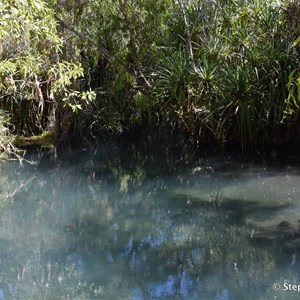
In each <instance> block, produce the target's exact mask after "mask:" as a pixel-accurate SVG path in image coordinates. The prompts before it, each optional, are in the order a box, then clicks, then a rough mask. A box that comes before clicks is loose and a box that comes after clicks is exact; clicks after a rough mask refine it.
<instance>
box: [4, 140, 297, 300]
mask: <svg viewBox="0 0 300 300" xmlns="http://www.w3.org/2000/svg"><path fill="white" fill-rule="evenodd" d="M37 156H38V155H37V154H36V155H33V156H32V157H30V158H31V159H33V160H36V161H38V157H37ZM28 158H29V157H28ZM0 170H1V179H0V199H1V200H0V299H22V300H26V299H49V300H50V299H73V300H74V299H132V300H141V299H214V300H215V299H218V300H221V299H222V300H225V299H226V300H227V299H234V300H236V299H299V295H300V294H299V293H298V292H297V291H292V290H290V291H289V290H284V289H285V286H284V283H286V284H300V257H299V248H300V232H299V223H298V220H299V219H300V217H299V216H300V214H299V212H300V202H299V201H300V200H299V199H300V176H299V175H300V169H299V168H298V166H297V165H295V164H291V163H290V164H289V165H288V164H286V163H280V164H275V163H273V164H267V163H264V162H262V163H253V162H249V161H245V160H242V159H241V158H239V157H229V156H211V157H206V158H199V160H197V161H195V163H194V164H189V165H186V166H182V165H180V166H178V167H176V165H174V163H173V161H172V159H170V158H169V159H166V157H160V156H157V155H156V153H152V154H151V153H147V152H144V151H140V150H138V149H137V148H135V147H134V146H133V145H126V147H124V145H119V144H116V143H115V144H114V143H112V144H108V145H100V146H99V147H98V148H95V149H93V151H91V150H73V151H65V152H64V154H62V155H58V157H57V158H54V157H53V156H51V155H49V154H45V153H44V154H43V155H42V156H40V160H39V162H38V163H37V164H33V165H30V164H28V163H24V166H23V167H20V166H19V164H18V163H17V162H6V163H5V164H2V165H1V166H0ZM274 283H278V284H279V285H280V289H279V290H278V291H274V289H273V284H274ZM275 288H276V286H275Z"/></svg>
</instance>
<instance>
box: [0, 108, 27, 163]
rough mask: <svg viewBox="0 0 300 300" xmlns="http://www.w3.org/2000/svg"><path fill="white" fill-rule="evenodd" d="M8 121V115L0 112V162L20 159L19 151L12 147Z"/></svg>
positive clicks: (12, 138)
mask: <svg viewBox="0 0 300 300" xmlns="http://www.w3.org/2000/svg"><path fill="white" fill-rule="evenodd" d="M9 126H10V120H9V117H8V115H7V114H6V113H5V112H4V111H2V110H0V160H2V159H7V158H11V157H13V156H14V157H17V158H20V156H19V155H21V153H22V152H21V151H20V150H18V149H17V148H16V147H15V146H14V138H15V137H14V135H13V134H12V133H11V130H10V129H9Z"/></svg>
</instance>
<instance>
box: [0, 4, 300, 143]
mask: <svg viewBox="0 0 300 300" xmlns="http://www.w3.org/2000/svg"><path fill="white" fill-rule="evenodd" d="M299 22H300V5H299V1H297V0H249V1H244V0H231V1H225V0H192V1H185V0H177V1H171V0H158V1H153V0H139V1H136V0H119V1H112V0H109V1H102V0H99V1H74V0H66V1H61V0H44V1H41V0H26V1H21V0H8V1H0V44H1V46H0V99H1V102H0V109H2V110H5V111H7V112H8V113H9V114H10V115H11V122H12V124H13V126H12V128H11V129H13V133H14V134H17V135H23V136H32V135H40V134H42V133H43V132H44V131H47V130H52V131H54V132H55V138H56V140H57V142H61V141H65V140H66V138H67V137H74V136H76V137H77V138H78V137H79V138H81V137H84V138H86V137H87V136H89V135H90V136H97V135H99V134H103V133H104V134H107V133H114V134H115V133H117V134H120V133H124V132H130V131H132V130H135V131H136V130H139V131H144V132H145V131H146V132H149V131H152V130H153V129H155V128H156V127H162V126H164V127H168V128H170V130H172V129H176V131H177V132H178V131H179V132H180V133H181V134H182V135H183V136H184V137H186V138H187V139H189V140H191V141H192V142H196V141H197V142H203V141H216V142H226V141H230V142H235V143H239V144H240V145H242V146H243V147H248V146H251V147H254V148H255V147H257V146H258V145H262V144H269V143H283V142H299V140H300V132H299V100H300V77H299V72H300V69H299V68H300V67H299V59H300V48H299V47H300V46H299V36H300V27H299Z"/></svg>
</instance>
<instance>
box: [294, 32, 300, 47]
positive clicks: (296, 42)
mask: <svg viewBox="0 0 300 300" xmlns="http://www.w3.org/2000/svg"><path fill="white" fill-rule="evenodd" d="M299 43H300V35H299V36H298V38H297V39H296V40H295V41H294V43H293V46H294V47H295V46H297V45H298V44H299Z"/></svg>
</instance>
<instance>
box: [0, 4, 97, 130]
mask: <svg viewBox="0 0 300 300" xmlns="http://www.w3.org/2000/svg"><path fill="white" fill-rule="evenodd" d="M0 27H1V28H0V32H1V34H0V44H1V47H0V78H1V80H0V98H1V104H0V108H2V109H5V110H7V111H9V112H10V114H11V118H12V122H13V124H14V125H15V128H16V132H17V133H21V134H24V135H28V134H34V133H41V132H42V131H43V130H46V129H48V128H53V127H54V126H55V111H56V109H57V107H58V103H59V102H60V101H63V102H64V103H65V106H69V107H71V109H72V110H73V111H78V110H79V109H80V108H81V103H80V101H84V102H85V103H87V104H88V103H89V102H91V101H92V99H93V98H94V97H95V94H94V93H93V92H91V91H90V92H79V91H78V84H77V82H78V79H79V78H80V77H82V76H83V75H84V73H83V69H82V68H81V66H80V65H77V64H75V63H71V62H67V61H63V60H60V58H59V56H60V53H61V48H62V45H63V40H62V39H60V38H59V36H58V34H57V31H56V21H55V17H54V11H53V10H52V9H50V8H49V7H47V6H46V5H45V3H44V2H43V1H41V0H26V1H21V0H15V1H6V2H4V3H2V2H0ZM62 94H63V95H64V98H62Z"/></svg>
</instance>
